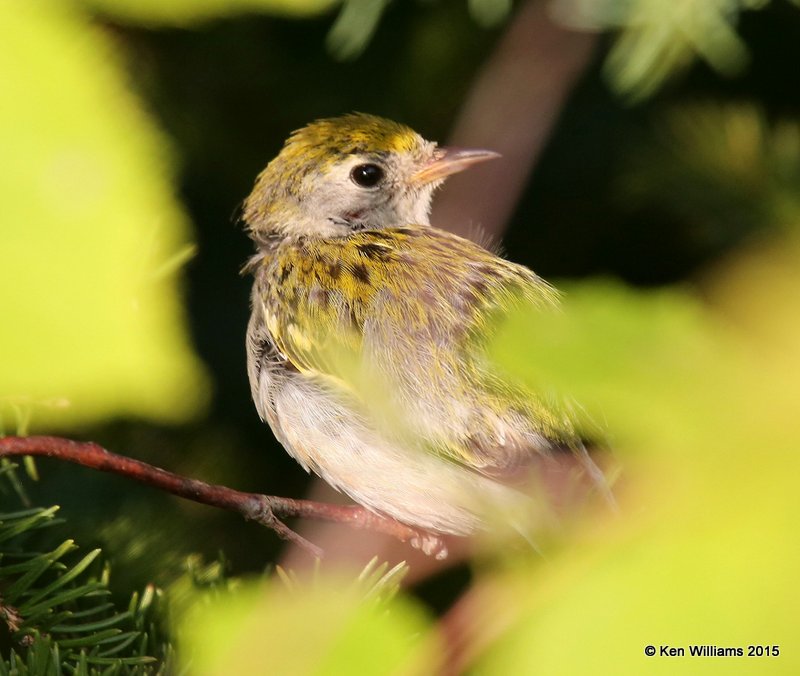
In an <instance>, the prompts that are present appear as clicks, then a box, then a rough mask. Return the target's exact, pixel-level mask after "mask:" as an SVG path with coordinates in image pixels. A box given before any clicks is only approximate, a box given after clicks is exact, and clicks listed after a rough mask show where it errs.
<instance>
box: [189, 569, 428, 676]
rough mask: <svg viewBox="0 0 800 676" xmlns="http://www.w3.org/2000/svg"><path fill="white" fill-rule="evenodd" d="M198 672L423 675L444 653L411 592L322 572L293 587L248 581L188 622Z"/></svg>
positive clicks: (193, 614)
mask: <svg viewBox="0 0 800 676" xmlns="http://www.w3.org/2000/svg"><path fill="white" fill-rule="evenodd" d="M179 631H180V633H179V636H180V637H181V638H182V645H181V651H180V652H181V654H182V656H183V659H184V660H185V661H186V664H187V667H188V669H189V670H190V672H191V673H192V674H197V675H198V676H202V675H205V674H223V673H242V674H244V673H275V674H331V675H333V674H396V673H403V674H415V673H419V674H423V673H435V672H436V669H437V659H438V656H439V655H440V654H441V653H440V651H438V650H436V648H437V647H438V646H437V644H436V642H435V640H434V638H433V636H432V634H431V633H430V623H429V620H428V618H427V617H426V615H425V613H424V612H423V611H422V610H421V609H420V608H419V606H418V605H416V604H415V603H413V602H412V601H411V600H410V599H408V598H407V597H405V596H402V595H401V596H396V597H394V598H392V599H391V600H383V601H381V602H376V601H375V600H374V599H371V598H366V599H365V598H364V597H363V595H362V594H361V593H360V592H359V590H358V589H357V585H355V586H354V585H353V583H352V582H347V581H343V580H335V579H331V578H330V577H328V576H325V577H320V578H319V579H318V580H316V581H315V583H314V584H307V585H304V586H296V587H295V586H294V585H293V588H292V589H291V590H289V589H287V588H286V587H285V586H284V585H283V584H282V583H281V582H280V581H277V580H273V581H272V582H271V583H267V584H262V585H246V586H244V587H242V588H240V589H238V590H236V592H234V593H232V594H230V595H227V596H223V597H220V598H218V599H216V600H215V601H214V602H213V603H210V604H198V606H197V607H195V608H194V609H193V610H191V611H189V612H188V614H187V615H186V616H185V617H184V619H183V620H182V621H181V625H180V630H179Z"/></svg>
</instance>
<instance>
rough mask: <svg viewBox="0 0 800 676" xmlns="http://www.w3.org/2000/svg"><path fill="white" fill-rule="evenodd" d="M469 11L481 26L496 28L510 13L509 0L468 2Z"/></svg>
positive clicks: (471, 0)
mask: <svg viewBox="0 0 800 676" xmlns="http://www.w3.org/2000/svg"><path fill="white" fill-rule="evenodd" d="M468 5H469V11H470V14H471V15H472V16H473V17H474V19H475V21H477V22H478V23H479V24H480V25H481V26H486V27H491V26H497V25H498V24H499V23H501V22H503V21H505V19H506V18H507V17H508V15H509V14H510V13H511V0H469V2H468Z"/></svg>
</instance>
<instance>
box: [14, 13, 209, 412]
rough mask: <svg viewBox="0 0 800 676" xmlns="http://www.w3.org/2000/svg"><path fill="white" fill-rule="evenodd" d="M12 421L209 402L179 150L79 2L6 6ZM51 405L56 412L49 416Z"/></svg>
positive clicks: (185, 408) (180, 408)
mask: <svg viewBox="0 0 800 676" xmlns="http://www.w3.org/2000/svg"><path fill="white" fill-rule="evenodd" d="M0 37H2V42H3V50H2V55H0V81H2V83H3V86H2V88H0V146H1V147H2V148H3V157H4V162H3V166H2V169H0V204H2V205H3V206H2V210H1V211H0V219H1V220H2V222H1V223H0V251H2V255H3V263H2V265H0V289H2V291H0V293H1V294H2V296H1V297H2V308H3V330H2V333H0V360H2V366H0V417H1V416H2V414H3V413H4V412H5V414H8V413H9V410H11V409H13V408H14V407H16V408H17V410H20V409H25V408H26V407H33V408H34V411H33V425H34V426H36V425H40V424H41V423H44V422H48V421H55V422H57V423H58V424H59V425H67V424H77V423H85V422H89V421H94V420H98V419H101V418H103V417H106V416H110V415H120V414H134V415H142V416H150V417H153V418H156V419H161V420H173V421H174V420H180V419H182V418H185V417H186V416H188V415H190V414H192V413H193V412H195V411H197V409H198V407H199V406H200V405H201V404H202V402H203V401H204V399H205V398H206V396H207V385H206V380H205V377H204V374H203V371H202V368H201V366H200V364H199V363H198V360H197V358H196V356H195V355H194V353H193V351H192V349H191V346H190V344H189V341H188V338H187V334H186V329H185V325H184V321H183V316H182V312H183V309H182V305H181V301H180V293H179V288H178V281H179V280H178V270H177V267H178V263H179V262H180V260H182V259H183V258H184V257H185V254H186V253H187V252H188V251H189V250H190V247H191V244H190V240H189V235H188V227H187V220H186V217H185V215H184V213H183V211H182V210H181V208H180V206H179V205H178V203H177V201H176V200H175V197H174V195H173V192H172V187H171V179H172V176H171V171H170V164H171V163H170V157H169V153H168V152H167V145H168V144H167V143H166V139H164V138H163V137H162V136H161V135H160V134H159V133H158V131H157V130H156V129H155V128H154V126H153V124H152V122H151V121H150V120H149V119H148V117H147V116H146V115H145V113H144V112H143V111H142V109H141V107H140V106H139V104H138V102H137V101H136V99H135V98H134V97H133V95H132V94H131V93H130V91H128V90H127V89H126V86H125V76H124V73H123V72H122V70H121V68H120V67H119V64H118V63H117V59H116V55H115V54H114V51H113V49H112V48H111V45H110V44H109V42H108V41H107V40H105V39H104V38H103V36H102V35H101V34H100V33H99V32H98V31H96V30H94V29H91V28H90V27H89V26H88V24H87V23H86V22H85V20H84V19H83V18H82V17H81V16H80V15H79V14H77V13H76V12H75V11H74V10H73V9H71V8H70V7H69V6H68V5H67V4H65V3H46V2H11V3H2V5H0ZM39 404H41V406H39Z"/></svg>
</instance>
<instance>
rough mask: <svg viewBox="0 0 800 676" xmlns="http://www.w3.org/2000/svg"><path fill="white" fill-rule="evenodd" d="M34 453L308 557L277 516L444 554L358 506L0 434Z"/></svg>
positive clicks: (7, 449) (4, 446)
mask: <svg viewBox="0 0 800 676" xmlns="http://www.w3.org/2000/svg"><path fill="white" fill-rule="evenodd" d="M18 455H38V456H44V457H47V458H58V459H59V460H65V461H67V462H72V463H75V464H77V465H83V466H84V467H90V468H91V469H96V470H100V471H101V472H110V473H112V474H119V475H121V476H124V477H127V478H129V479H133V480H134V481H138V482H140V483H143V484H147V485H148V486H153V487H154V488H158V489H160V490H162V491H166V492H168V493H172V494H173V495H177V496H179V497H181V498H186V499H187V500H193V501H195V502H200V503H202V504H204V505H210V506H212V507H220V508H222V509H228V510H230V511H233V512H237V513H239V514H241V515H242V516H243V517H244V518H245V519H248V520H250V521H256V522H258V523H260V524H261V525H263V526H267V527H268V528H271V529H272V530H274V531H275V532H276V533H277V534H278V535H279V536H280V537H282V538H283V539H284V540H289V541H290V542H292V543H294V544H296V545H298V546H300V547H302V548H303V549H304V550H305V551H307V552H309V553H310V554H312V555H313V556H316V557H320V558H321V557H322V556H323V552H322V550H321V549H320V548H319V547H317V546H316V545H314V544H312V543H311V542H309V541H308V540H306V539H305V538H304V537H302V536H301V535H299V534H297V533H295V532H294V531H293V530H292V529H291V528H289V527H288V526H286V525H285V524H284V523H283V522H282V521H280V519H284V518H291V517H300V518H305V519H319V520H321V521H335V522H339V523H344V524H347V525H349V526H351V527H353V528H367V529H370V530H375V531H379V532H381V533H386V534H388V535H391V536H393V537H395V538H397V539H398V540H401V541H403V542H410V543H411V545H412V546H413V547H415V548H417V549H421V550H422V551H423V552H425V553H426V554H428V555H434V556H435V557H436V558H437V559H442V558H445V557H446V556H447V548H446V547H445V545H444V542H443V541H442V539H441V538H440V537H438V536H436V535H434V534H432V533H428V532H427V531H423V530H418V529H416V528H412V527H411V526H407V525H405V524H403V523H400V522H399V521H395V520H394V519H389V518H387V517H383V516H379V515H378V514H375V513H373V512H370V511H369V510H367V509H365V508H364V507H360V506H358V505H331V504H326V503H322V502H312V501H311V500H294V499H292V498H281V497H277V496H274V495H261V494H259V493H245V492H243V491H237V490H234V489H233V488H228V487H226V486H218V485H214V484H207V483H205V482H204V481H199V480H197V479H191V478H189V477H185V476H181V475H180V474H174V473H172V472H168V471H166V470H163V469H161V468H160V467H155V466H154V465H149V464H147V463H146V462H142V461H140V460H134V459H133V458H128V457H125V456H124V455H117V454H116V453H111V452H110V451H107V450H106V449H105V448H103V447H102V446H99V445H98V444H95V443H93V442H90V441H87V442H80V441H73V440H71V439H63V438H61V437H48V436H31V437H3V438H0V457H10V456H18Z"/></svg>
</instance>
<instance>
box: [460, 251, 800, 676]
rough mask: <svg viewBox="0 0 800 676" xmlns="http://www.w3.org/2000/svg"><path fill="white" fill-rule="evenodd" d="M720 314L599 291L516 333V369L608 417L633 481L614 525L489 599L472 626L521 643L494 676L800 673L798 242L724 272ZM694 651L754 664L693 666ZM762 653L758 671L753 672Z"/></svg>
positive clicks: (511, 335) (718, 286)
mask: <svg viewBox="0 0 800 676" xmlns="http://www.w3.org/2000/svg"><path fill="white" fill-rule="evenodd" d="M707 299H708V304H702V303H700V302H699V301H698V300H696V299H693V298H692V296H690V295H689V294H687V293H686V292H685V291H680V290H671V291H662V292H659V293H640V292H634V291H632V290H629V289H625V288H624V287H621V286H620V285H608V284H606V285H600V286H595V285H587V286H582V287H575V288H573V289H572V290H571V291H570V292H569V294H568V296H567V303H566V306H565V311H564V314H563V316H557V315H553V316H549V317H544V316H542V315H539V316H538V317H536V316H533V315H529V316H526V317H520V318H518V319H517V320H516V321H515V324H514V325H513V327H512V326H509V327H508V328H507V332H504V333H503V336H502V337H501V342H500V343H499V345H498V357H499V358H500V359H501V360H502V361H503V363H504V364H505V367H506V368H508V369H513V370H516V371H518V372H521V373H522V374H523V377H524V379H525V380H526V382H528V384H529V385H530V386H531V387H547V386H552V387H554V388H556V389H557V390H559V391H564V390H565V391H570V392H571V393H573V394H574V395H575V396H576V398H578V399H579V400H581V401H583V398H584V397H585V398H586V403H587V408H588V409H589V411H590V412H591V414H592V415H594V416H602V415H603V414H604V413H607V416H606V418H605V422H606V423H607V425H608V426H609V427H610V428H611V434H612V436H614V437H616V438H617V439H618V441H619V446H618V448H617V452H618V453H619V454H620V455H622V456H623V457H626V458H627V462H626V463H625V465H626V473H627V476H625V477H623V480H622V482H621V483H620V484H619V485H618V487H617V490H618V497H619V498H620V504H621V513H620V515H619V516H618V517H616V518H614V519H608V520H601V521H599V522H598V521H593V522H591V523H585V524H583V530H582V531H581V532H579V533H577V534H576V537H575V540H574V541H571V546H570V548H569V549H568V550H566V551H564V552H563V554H562V556H560V557H558V556H556V557H551V559H550V560H549V561H547V562H545V563H544V564H542V562H540V561H537V562H536V563H535V567H533V566H524V565H523V566H521V567H520V568H519V569H518V570H517V571H515V572H514V573H513V574H511V575H508V576H502V575H496V576H493V577H492V578H491V581H486V582H484V583H483V584H485V585H487V587H486V589H487V590H489V591H490V592H491V593H482V594H480V595H479V596H478V598H480V599H481V601H482V605H479V606H477V607H476V609H475V610H474V621H476V622H478V621H480V619H481V618H485V617H490V616H494V617H497V618H502V622H503V623H504V624H505V625H506V626H510V627H511V629H510V631H508V632H506V633H505V634H504V635H503V637H502V638H501V639H499V640H498V641H497V642H496V643H495V644H494V646H493V647H492V648H491V649H490V650H489V651H487V652H486V653H485V654H484V655H483V656H482V658H480V659H479V671H480V673H486V674H502V673H509V670H510V671H513V672H516V673H556V672H557V673H587V672H599V673H605V672H608V671H613V672H614V673H619V674H634V673H643V672H645V671H646V672H647V673H652V672H656V673H675V672H676V671H680V673H704V674H705V673H725V674H730V673H753V672H754V671H756V672H758V673H794V672H796V671H797V670H798V669H799V668H800V659H799V658H798V655H797V653H796V651H793V650H792V649H791V646H792V645H793V644H794V642H795V633H796V632H795V630H794V626H795V620H794V618H795V614H796V608H797V607H798V604H800V590H798V587H797V585H796V584H795V581H796V575H797V570H798V567H800V536H799V535H798V533H797V528H796V524H797V522H798V520H800V492H798V490H797V485H796V484H797V476H798V475H800V453H798V452H797V448H798V439H800V418H799V417H798V416H797V404H798V396H797V391H798V390H797V382H798V380H800V314H798V312H797V307H798V302H799V300H800V244H798V241H797V239H796V238H791V237H790V238H785V239H783V240H781V241H780V242H778V243H777V244H773V245H770V246H764V247H762V248H761V249H758V250H753V251H751V252H749V253H748V254H746V255H742V256H741V257H740V258H738V259H737V260H733V261H730V262H729V263H728V264H727V265H725V266H724V267H721V268H719V269H718V270H717V272H716V275H715V277H714V281H713V283H709V284H708V286H707ZM523 333H524V336H525V337H524V338H522V334H523ZM512 345H514V348H513V349H514V350H522V349H524V351H523V352H521V353H520V352H517V354H516V356H512V352H511V346H512ZM525 364H530V365H531V366H525ZM693 645H694V646H714V647H715V648H734V649H736V648H740V649H741V650H742V655H741V656H739V655H736V656H728V657H719V656H710V657H709V656H707V657H692V656H690V646H693ZM751 645H755V646H762V648H760V649H759V650H760V655H761V656H752V657H748V656H747V653H748V646H751ZM767 645H768V646H770V647H771V648H770V649H771V650H773V648H772V646H778V650H779V651H782V652H781V654H780V655H779V656H777V657H776V656H765V655H764V654H763V646H767ZM647 646H655V649H656V655H655V656H653V657H648V656H646V654H645V648H646V647H647ZM662 646H666V647H670V646H671V647H677V648H682V649H684V650H685V655H684V656H676V657H667V656H665V655H663V654H662V653H661V647H662Z"/></svg>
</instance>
